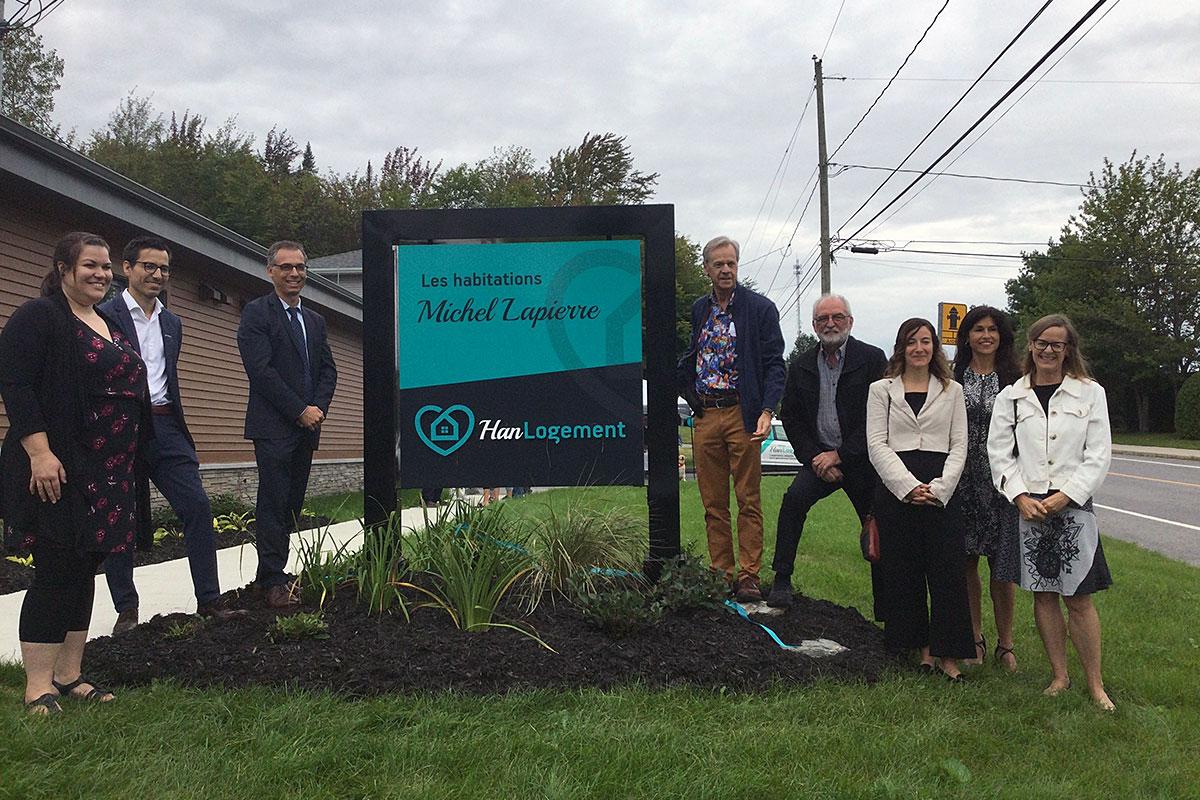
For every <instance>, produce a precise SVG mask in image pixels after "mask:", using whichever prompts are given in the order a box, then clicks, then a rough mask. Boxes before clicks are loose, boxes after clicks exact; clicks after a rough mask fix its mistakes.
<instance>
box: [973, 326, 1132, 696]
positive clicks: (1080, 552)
mask: <svg viewBox="0 0 1200 800" xmlns="http://www.w3.org/2000/svg"><path fill="white" fill-rule="evenodd" d="M1028 337H1029V344H1028V353H1027V355H1026V357H1025V376H1024V377H1023V378H1022V379H1021V380H1019V381H1017V382H1016V383H1014V384H1013V385H1011V386H1009V387H1007V388H1006V389H1005V390H1004V391H1002V392H1001V393H1000V394H999V395H998V396H997V397H996V404H995V406H994V407H993V410H992V424H991V427H990V429H989V431H988V460H989V461H990V462H991V467H992V480H993V482H994V483H995V485H996V488H997V489H998V490H999V491H1000V492H1001V493H1002V494H1003V495H1004V496H1005V497H1007V498H1008V499H1009V500H1011V501H1012V502H1013V504H1014V505H1016V507H1017V511H1018V512H1020V514H1021V526H1020V530H1019V532H1018V533H1014V535H1017V536H1019V537H1020V542H1019V544H1020V554H1021V564H1020V584H1021V588H1023V589H1028V590H1030V591H1032V592H1033V593H1034V594H1033V612H1034V618H1035V619H1036V620H1037V627H1038V633H1039V634H1040V635H1041V637H1042V644H1043V645H1044V646H1045V648H1046V655H1047V657H1048V658H1049V660H1050V668H1051V670H1052V672H1053V677H1052V678H1051V680H1050V684H1049V685H1048V686H1047V687H1046V688H1045V690H1044V691H1043V693H1044V694H1047V695H1051V696H1053V695H1056V694H1058V693H1060V692H1063V691H1065V690H1067V689H1069V688H1071V678H1070V675H1069V674H1068V673H1067V624H1066V622H1065V621H1064V620H1063V614H1062V607H1061V606H1060V605H1059V598H1060V597H1061V598H1062V603H1063V604H1065V605H1066V607H1067V613H1068V614H1069V615H1070V623H1071V641H1072V642H1073V643H1074V644H1075V650H1076V652H1078V654H1079V661H1080V664H1082V666H1083V671H1084V674H1085V675H1086V676H1087V683H1088V691H1089V692H1090V693H1091V695H1092V700H1093V701H1094V702H1095V703H1096V705H1098V706H1100V707H1101V708H1103V709H1105V710H1108V711H1111V710H1113V703H1112V700H1110V699H1109V697H1108V694H1107V693H1106V692H1105V690H1104V680H1103V678H1102V677H1101V675H1100V617H1099V615H1098V614H1097V613H1096V607H1095V605H1093V603H1092V593H1093V592H1098V591H1100V590H1102V589H1107V588H1108V587H1109V586H1111V585H1112V575H1111V574H1110V573H1109V571H1108V563H1107V562H1106V561H1105V559H1104V548H1103V547H1102V546H1101V544H1100V533H1099V530H1098V529H1097V527H1096V515H1095V514H1094V513H1093V512H1092V495H1093V494H1095V493H1096V490H1097V489H1099V488H1100V484H1101V483H1103V481H1104V476H1105V475H1106V474H1107V473H1108V465H1109V462H1110V461H1111V460H1112V435H1111V432H1110V430H1109V425H1108V402H1107V400H1106V399H1105V396H1104V388H1103V387H1102V386H1100V384H1098V383H1096V382H1095V381H1094V380H1092V378H1091V375H1090V373H1089V372H1088V367H1087V362H1086V361H1085V360H1084V358H1083V355H1082V353H1080V352H1079V334H1078V333H1076V331H1075V326H1074V325H1072V324H1071V320H1070V319H1068V318H1067V317H1065V316H1063V315H1062V314H1051V315H1049V316H1046V317H1042V318H1041V319H1039V320H1038V321H1037V322H1035V323H1033V325H1031V326H1030V327H1029V333H1028Z"/></svg>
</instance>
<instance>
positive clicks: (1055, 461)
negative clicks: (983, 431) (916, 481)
mask: <svg viewBox="0 0 1200 800" xmlns="http://www.w3.org/2000/svg"><path fill="white" fill-rule="evenodd" d="M1049 405H1050V414H1049V416H1047V415H1046V412H1045V411H1044V410H1043V409H1042V403H1041V401H1040V400H1038V397H1037V394H1036V393H1034V391H1033V387H1032V386H1030V381H1029V376H1028V375H1026V376H1025V377H1024V378H1022V379H1021V380H1019V381H1017V382H1016V383H1014V384H1013V385H1012V386H1008V387H1006V388H1005V389H1004V391H1002V392H1000V394H999V395H998V396H997V397H996V404H995V405H994V406H992V424H991V427H990V428H989V429H988V461H990V462H991V466H992V482H993V483H994V484H995V485H996V489H997V490H999V492H1000V493H1001V494H1003V495H1004V496H1005V497H1007V498H1008V499H1009V500H1013V499H1015V498H1016V497H1017V495H1020V494H1024V493H1026V492H1032V493H1035V494H1046V493H1047V492H1050V491H1051V490H1053V489H1058V490H1059V491H1061V492H1062V493H1063V494H1065V495H1066V496H1067V497H1069V498H1071V499H1072V500H1074V501H1075V502H1076V503H1078V504H1080V505H1082V504H1084V503H1086V502H1087V501H1088V498H1090V497H1092V495H1094V494H1095V493H1096V490H1097V489H1099V488H1100V484H1102V483H1104V476H1105V475H1107V474H1108V466H1109V464H1110V463H1111V461H1112V432H1111V430H1110V429H1109V424H1108V400H1107V399H1106V397H1105V395H1104V387H1103V386H1101V385H1100V384H1098V383H1096V382H1095V381H1091V380H1079V379H1078V378H1072V377H1071V376H1070V375H1067V376H1065V377H1064V378H1063V382H1062V385H1060V386H1059V387H1058V389H1057V390H1056V391H1055V392H1054V394H1053V395H1052V396H1051V397H1050V403H1049ZM1014 443H1015V444H1016V445H1017V447H1016V449H1017V451H1018V452H1017V453H1015V454H1014V453H1013V444H1014Z"/></svg>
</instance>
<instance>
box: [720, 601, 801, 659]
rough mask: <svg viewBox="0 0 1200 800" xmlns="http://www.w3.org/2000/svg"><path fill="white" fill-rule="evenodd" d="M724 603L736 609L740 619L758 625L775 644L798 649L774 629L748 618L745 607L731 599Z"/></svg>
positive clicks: (788, 648) (786, 648) (787, 648)
mask: <svg viewBox="0 0 1200 800" xmlns="http://www.w3.org/2000/svg"><path fill="white" fill-rule="evenodd" d="M725 605H727V606H728V607H729V608H731V609H733V610H734V611H736V612H737V615H738V616H739V617H741V618H742V619H744V620H746V621H747V622H752V623H754V624H755V625H757V626H758V627H760V628H762V629H763V630H764V631H766V632H767V636H770V637H771V639H772V640H774V642H775V644H777V645H779V646H780V647H782V648H783V649H784V650H798V649H800V648H798V647H796V646H794V645H790V644H784V642H783V640H782V639H780V638H779V636H778V635H777V634H776V633H775V631H773V630H771V629H770V628H768V627H767V626H766V625H763V624H762V623H761V622H755V621H754V620H752V619H750V615H749V614H747V613H746V609H744V608H742V607H741V606H739V605H738V604H737V603H735V602H733V601H732V600H726V601H725Z"/></svg>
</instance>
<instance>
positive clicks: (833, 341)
mask: <svg viewBox="0 0 1200 800" xmlns="http://www.w3.org/2000/svg"><path fill="white" fill-rule="evenodd" d="M849 338H850V332H849V331H846V332H845V333H835V334H833V335H830V334H827V333H818V334H817V339H819V340H820V341H821V344H822V345H828V346H832V347H841V346H842V345H843V344H845V343H846V340H847V339H849Z"/></svg>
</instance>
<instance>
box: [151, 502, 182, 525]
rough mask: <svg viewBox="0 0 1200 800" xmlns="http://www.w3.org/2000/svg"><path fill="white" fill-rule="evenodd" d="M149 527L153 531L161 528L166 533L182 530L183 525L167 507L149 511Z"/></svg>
mask: <svg viewBox="0 0 1200 800" xmlns="http://www.w3.org/2000/svg"><path fill="white" fill-rule="evenodd" d="M150 525H151V527H153V528H154V529H155V530H157V529H159V528H163V529H165V530H168V531H178V530H182V529H183V523H182V522H180V521H179V517H178V516H177V515H176V514H175V512H174V511H173V510H172V509H171V507H170V506H168V505H163V506H160V507H159V508H155V509H151V511H150Z"/></svg>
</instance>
